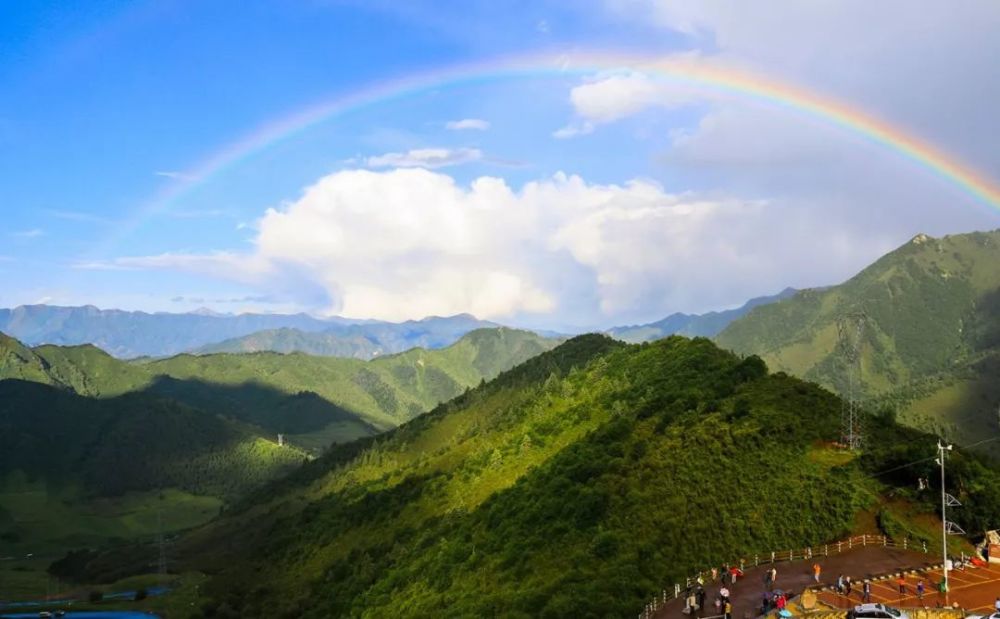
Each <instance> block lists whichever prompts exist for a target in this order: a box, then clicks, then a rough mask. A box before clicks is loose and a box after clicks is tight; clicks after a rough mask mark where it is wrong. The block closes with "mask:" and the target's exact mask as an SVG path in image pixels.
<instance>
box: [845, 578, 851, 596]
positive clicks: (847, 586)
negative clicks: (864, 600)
mask: <svg viewBox="0 0 1000 619" xmlns="http://www.w3.org/2000/svg"><path fill="white" fill-rule="evenodd" d="M844 595H846V596H847V597H851V577H850V576H848V577H846V578H844Z"/></svg>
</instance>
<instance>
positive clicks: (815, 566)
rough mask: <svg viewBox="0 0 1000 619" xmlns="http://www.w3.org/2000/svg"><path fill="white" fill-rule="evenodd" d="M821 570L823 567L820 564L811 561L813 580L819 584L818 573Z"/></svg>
mask: <svg viewBox="0 0 1000 619" xmlns="http://www.w3.org/2000/svg"><path fill="white" fill-rule="evenodd" d="M822 571H823V568H822V567H821V566H820V564H819V563H813V580H815V581H816V584H817V585H818V584H819V574H820V572H822Z"/></svg>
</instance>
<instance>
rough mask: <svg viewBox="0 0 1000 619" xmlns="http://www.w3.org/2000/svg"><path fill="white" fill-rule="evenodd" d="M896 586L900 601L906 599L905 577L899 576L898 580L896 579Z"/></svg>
mask: <svg viewBox="0 0 1000 619" xmlns="http://www.w3.org/2000/svg"><path fill="white" fill-rule="evenodd" d="M896 584H897V585H899V599H900V600H902V599H903V598H904V597H906V577H905V576H903V575H900V576H899V578H897V579H896Z"/></svg>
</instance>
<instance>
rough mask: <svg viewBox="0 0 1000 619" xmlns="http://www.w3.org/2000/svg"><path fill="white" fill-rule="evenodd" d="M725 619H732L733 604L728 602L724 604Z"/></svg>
mask: <svg viewBox="0 0 1000 619" xmlns="http://www.w3.org/2000/svg"><path fill="white" fill-rule="evenodd" d="M725 619H733V604H732V602H730V601H729V600H726V603H725Z"/></svg>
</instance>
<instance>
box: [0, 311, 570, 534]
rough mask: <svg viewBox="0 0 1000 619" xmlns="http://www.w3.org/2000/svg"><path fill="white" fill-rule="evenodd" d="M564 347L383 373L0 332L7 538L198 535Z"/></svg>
mask: <svg viewBox="0 0 1000 619" xmlns="http://www.w3.org/2000/svg"><path fill="white" fill-rule="evenodd" d="M556 343H557V342H556V341H553V340H546V339H543V338H540V337H538V336H536V335H534V334H532V333H528V332H524V331H516V330H510V329H504V328H494V329H483V330H479V331H474V332H472V333H469V334H467V335H466V336H465V337H463V338H462V339H461V340H459V341H458V342H456V343H455V344H453V345H452V346H450V347H447V348H443V349H438V350H431V351H428V350H423V349H414V350H411V351H408V352H405V353H401V354H398V355H391V356H386V357H380V358H379V359H377V360H374V361H371V362H365V361H361V360H357V359H337V358H322V357H310V356H307V355H303V354H292V355H280V354H276V353H256V354H248V355H224V354H219V355H207V356H193V355H181V356H178V357H173V358H170V359H164V360H157V361H143V362H124V361H121V360H118V359H115V358H114V357H112V356H110V355H108V354H107V353H105V352H103V351H101V350H100V349H98V348H96V347H94V346H89V345H85V346H74V347H59V346H39V347H36V348H29V347H26V346H24V345H23V344H21V343H20V342H18V341H17V340H15V339H13V338H10V337H7V336H4V335H2V334H0V539H4V540H6V541H8V542H11V543H15V542H16V543H18V544H23V545H25V546H26V547H30V548H33V549H36V547H38V545H39V544H41V546H40V547H41V548H46V547H48V546H49V545H51V546H53V547H55V548H64V547H65V545H66V544H81V545H89V544H94V543H102V540H103V541H106V540H107V539H108V538H112V537H123V538H129V537H131V536H134V535H137V536H141V535H151V534H153V533H155V532H156V530H157V529H158V527H159V526H160V525H159V524H158V523H159V520H160V517H161V514H163V513H166V514H167V515H166V522H165V524H164V526H165V527H166V528H167V529H168V530H169V529H177V528H185V527H190V526H194V525H197V524H201V523H202V522H204V521H205V520H207V519H208V518H210V517H212V516H214V515H215V514H216V513H217V512H218V510H219V509H220V508H222V507H223V506H224V505H227V504H231V503H233V502H234V501H237V500H239V499H240V498H241V497H244V496H245V495H246V494H247V493H249V492H251V491H253V490H255V489H257V488H259V487H260V486H261V485H262V484H264V483H266V482H268V481H270V480H273V479H275V478H277V477H280V476H282V475H284V474H286V473H288V472H289V471H290V470H292V469H293V468H295V467H297V466H299V465H301V464H302V463H303V462H304V461H306V460H307V458H308V456H307V454H308V453H309V452H312V453H313V454H318V453H321V452H322V451H323V450H324V449H326V448H327V447H328V446H329V445H330V444H331V443H334V442H338V441H347V440H351V439H354V438H357V437H366V436H371V435H373V434H376V433H378V432H379V431H381V430H383V429H386V428H392V427H395V426H397V425H399V424H400V423H402V422H404V421H406V420H409V419H411V418H412V417H414V416H416V415H418V414H420V413H422V412H423V411H426V410H429V409H431V408H433V407H434V406H436V405H437V404H438V403H440V402H442V401H444V400H448V399H451V398H453V397H454V396H456V395H459V394H461V393H462V392H464V391H465V390H467V389H468V388H470V387H472V386H475V385H478V384H480V383H482V382H483V381H484V380H487V379H490V378H493V377H495V376H496V375H497V374H499V373H500V372H501V371H503V370H506V369H508V368H510V367H511V366H513V365H516V364H518V363H520V362H522V361H524V360H527V359H529V358H530V357H532V356H535V355H537V354H539V353H541V352H544V351H545V350H548V349H550V348H552V347H553V346H555V345H556ZM279 433H282V434H285V435H286V436H285V438H286V439H287V440H288V442H290V443H291V446H285V447H279V446H278V445H277V434H279ZM33 551H34V550H33Z"/></svg>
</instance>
